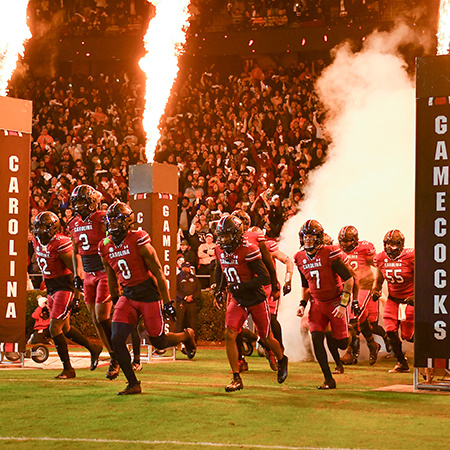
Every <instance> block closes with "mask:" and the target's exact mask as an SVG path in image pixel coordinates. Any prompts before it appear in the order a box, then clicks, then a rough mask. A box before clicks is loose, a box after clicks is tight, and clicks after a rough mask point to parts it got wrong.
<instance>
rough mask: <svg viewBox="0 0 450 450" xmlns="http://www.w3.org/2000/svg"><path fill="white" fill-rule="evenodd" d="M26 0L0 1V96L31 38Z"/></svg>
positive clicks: (4, 91) (4, 92)
mask: <svg viewBox="0 0 450 450" xmlns="http://www.w3.org/2000/svg"><path fill="white" fill-rule="evenodd" d="M27 6H28V0H14V1H11V0H0V11H2V13H1V14H0V95H3V96H5V95H6V93H7V88H8V81H9V80H10V78H11V75H12V73H13V72H14V69H15V68H16V65H17V58H18V56H19V54H20V55H23V52H24V48H25V42H26V41H27V40H28V39H29V38H30V37H31V32H30V29H29V28H28V25H27Z"/></svg>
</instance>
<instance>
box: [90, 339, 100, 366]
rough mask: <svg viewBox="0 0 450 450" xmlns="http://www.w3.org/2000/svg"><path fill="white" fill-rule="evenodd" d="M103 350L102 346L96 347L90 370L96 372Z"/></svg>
mask: <svg viewBox="0 0 450 450" xmlns="http://www.w3.org/2000/svg"><path fill="white" fill-rule="evenodd" d="M102 350H103V347H102V346H101V345H96V346H95V347H94V351H93V352H92V353H91V367H89V369H90V370H95V369H96V368H97V366H98V361H99V358H100V355H101V353H102Z"/></svg>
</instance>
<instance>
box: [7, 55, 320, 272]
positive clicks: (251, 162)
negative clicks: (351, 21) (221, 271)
mask: <svg viewBox="0 0 450 450" xmlns="http://www.w3.org/2000/svg"><path fill="white" fill-rule="evenodd" d="M324 65H325V64H324V62H323V61H322V60H315V61H312V62H310V63H309V62H306V61H305V62H303V61H302V62H300V63H298V64H296V65H292V66H291V67H288V68H283V67H278V68H276V69H275V68H272V67H270V68H267V69H266V70H263V69H262V68H261V67H259V66H258V65H257V64H255V65H254V66H253V67H251V68H250V67H248V68H245V69H244V71H243V72H242V73H241V74H238V75H230V76H229V77H227V78H222V77H221V76H220V74H219V73H213V72H211V73H208V72H202V73H195V72H194V71H193V70H191V69H189V70H187V71H186V73H185V74H184V75H181V79H180V81H179V82H178V83H177V93H176V95H174V96H173V97H174V100H172V101H171V102H170V104H169V105H168V108H167V113H166V116H165V118H164V119H163V121H162V123H161V132H162V135H161V140H160V145H159V147H158V149H157V153H156V156H155V161H157V162H160V163H168V164H176V165H177V166H178V169H179V180H180V182H179V214H180V217H179V219H180V220H179V228H180V237H181V238H182V239H186V240H187V241H188V242H189V245H190V247H191V248H192V249H193V250H194V251H195V252H197V250H198V247H199V246H200V244H202V243H203V242H205V236H206V234H207V233H209V232H211V231H213V229H214V223H215V221H217V220H218V217H219V215H220V213H221V212H232V211H233V210H235V209H243V210H245V211H247V212H248V213H249V215H250V216H251V218H252V224H253V225H257V226H259V227H261V228H262V229H265V230H266V232H267V234H268V235H269V236H270V237H276V236H278V234H279V232H280V230H281V227H282V225H283V223H284V221H285V220H286V219H287V218H288V217H290V216H292V215H293V214H295V213H296V211H297V210H298V209H299V208H300V205H301V200H302V197H303V191H304V187H305V185H306V184H307V182H308V180H307V179H308V172H309V171H310V170H312V169H314V168H315V167H317V166H318V165H320V164H321V163H322V162H323V160H324V158H325V156H326V151H327V141H326V140H325V139H324V134H323V130H322V128H321V125H320V118H321V113H320V106H319V105H318V101H317V98H316V96H315V93H314V89H313V85H314V80H315V78H316V77H317V76H318V75H319V74H320V72H321V70H322V69H323V68H324ZM10 95H11V96H16V97H20V98H24V99H30V100H33V108H34V114H33V142H32V152H31V177H30V206H31V209H30V224H31V223H32V222H33V220H34V218H35V217H36V215H37V214H38V213H39V212H41V211H45V210H50V211H53V212H55V213H56V214H57V215H58V216H59V217H60V218H61V219H62V221H63V223H64V222H67V220H68V219H69V218H70V217H71V214H72V212H71V209H70V208H69V197H70V194H71V192H72V191H73V189H74V188H75V187H76V186H77V185H79V184H90V185H92V186H93V187H94V188H95V189H97V190H98V191H99V192H101V193H102V195H103V200H102V201H103V208H104V209H106V208H107V206H108V205H110V204H111V203H112V202H113V201H114V200H121V201H127V199H128V166H129V165H130V164H140V163H145V162H147V157H146V154H145V133H144V130H143V129H142V123H141V117H142V111H143V107H144V104H143V102H144V93H143V83H142V79H140V78H139V75H136V76H129V75H127V74H125V73H124V74H121V75H116V74H111V75H104V74H100V75H98V76H95V77H94V76H90V77H88V78H87V79H84V78H82V77H77V76H72V77H61V76H59V77H56V78H36V77H33V76H32V75H31V73H28V74H27V75H26V76H24V77H21V78H20V79H17V80H16V81H15V83H14V85H13V86H11V89H10ZM194 263H195V264H198V261H197V262H194Z"/></svg>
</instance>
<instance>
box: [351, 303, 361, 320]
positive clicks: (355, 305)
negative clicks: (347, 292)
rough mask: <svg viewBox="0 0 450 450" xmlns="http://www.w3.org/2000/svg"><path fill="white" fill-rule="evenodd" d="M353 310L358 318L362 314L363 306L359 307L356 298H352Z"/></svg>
mask: <svg viewBox="0 0 450 450" xmlns="http://www.w3.org/2000/svg"><path fill="white" fill-rule="evenodd" d="M352 310H353V314H354V315H355V317H356V318H358V317H359V316H360V315H361V308H360V307H359V303H358V300H356V299H353V300H352Z"/></svg>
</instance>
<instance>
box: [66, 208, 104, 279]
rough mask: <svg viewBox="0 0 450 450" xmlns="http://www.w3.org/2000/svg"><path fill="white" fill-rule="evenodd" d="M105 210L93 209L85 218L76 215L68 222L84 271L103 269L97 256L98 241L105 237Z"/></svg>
mask: <svg viewBox="0 0 450 450" xmlns="http://www.w3.org/2000/svg"><path fill="white" fill-rule="evenodd" d="M105 214H106V212H105V211H95V212H93V213H92V214H90V215H89V216H88V217H87V218H86V220H83V219H82V218H81V217H80V216H78V215H76V216H75V217H74V218H73V219H72V220H71V221H70V222H69V224H68V228H69V231H70V234H71V235H72V237H73V240H74V242H75V244H76V245H77V248H78V253H79V254H80V255H81V259H82V261H83V269H84V271H85V272H96V271H98V270H102V269H103V264H102V262H101V260H100V258H99V256H98V243H99V242H100V241H101V240H102V239H103V238H104V237H105V229H104V226H103V217H104V216H105Z"/></svg>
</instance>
